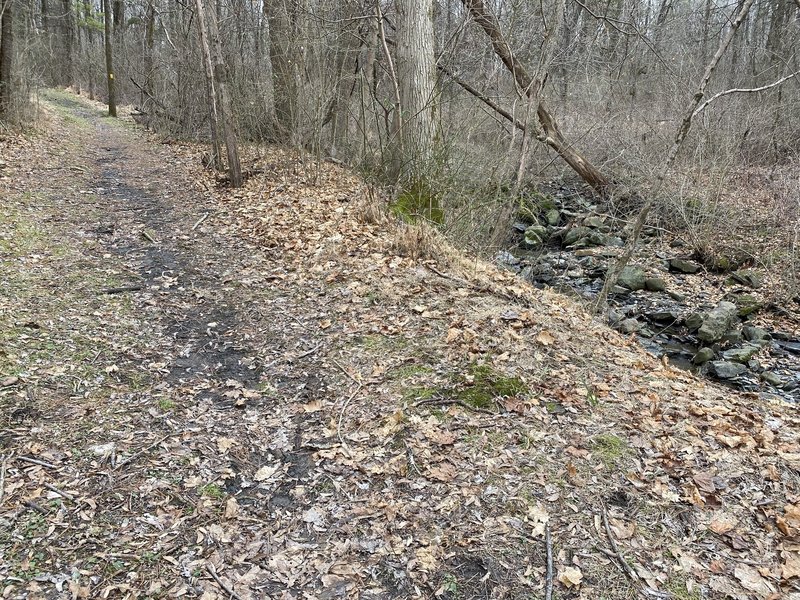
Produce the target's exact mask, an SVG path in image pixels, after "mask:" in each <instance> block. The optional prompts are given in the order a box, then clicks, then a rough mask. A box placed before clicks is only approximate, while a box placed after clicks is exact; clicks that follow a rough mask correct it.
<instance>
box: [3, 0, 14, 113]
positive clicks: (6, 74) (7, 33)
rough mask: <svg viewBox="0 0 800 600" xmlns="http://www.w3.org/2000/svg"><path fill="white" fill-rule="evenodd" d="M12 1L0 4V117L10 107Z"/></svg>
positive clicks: (12, 45) (12, 29)
mask: <svg viewBox="0 0 800 600" xmlns="http://www.w3.org/2000/svg"><path fill="white" fill-rule="evenodd" d="M13 3H14V0H5V2H0V117H3V118H5V117H7V116H8V112H9V109H10V107H11V77H12V76H13V62H14V28H13V25H14V22H13V18H14V6H13Z"/></svg>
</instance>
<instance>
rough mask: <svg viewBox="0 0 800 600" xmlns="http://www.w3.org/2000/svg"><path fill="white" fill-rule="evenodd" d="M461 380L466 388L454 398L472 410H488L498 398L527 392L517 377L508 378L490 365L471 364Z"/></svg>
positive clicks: (523, 383)
mask: <svg viewBox="0 0 800 600" xmlns="http://www.w3.org/2000/svg"><path fill="white" fill-rule="evenodd" d="M467 372H468V375H467V376H466V377H464V378H463V380H464V383H466V384H467V387H464V388H463V389H461V390H460V391H458V392H457V393H456V397H457V398H458V399H459V400H461V401H463V402H466V403H467V404H469V405H470V406H472V407H474V408H482V409H489V408H491V407H492V406H494V403H495V400H497V399H498V398H508V397H511V396H520V395H523V394H526V393H527V392H528V386H527V385H525V382H523V381H522V380H521V379H520V378H519V377H508V376H506V375H503V374H502V373H500V372H499V371H496V370H495V369H494V368H492V367H491V365H485V364H478V363H472V364H470V366H469V368H468V369H467Z"/></svg>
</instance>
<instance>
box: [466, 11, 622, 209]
mask: <svg viewBox="0 0 800 600" xmlns="http://www.w3.org/2000/svg"><path fill="white" fill-rule="evenodd" d="M461 2H462V3H463V4H464V6H465V7H466V8H467V10H468V11H469V13H470V15H472V18H473V19H474V20H475V22H476V23H477V24H478V26H480V28H481V29H483V31H484V33H485V34H486V35H487V36H488V37H489V40H490V41H491V43H492V48H493V49H494V52H495V54H497V56H498V57H499V58H500V60H501V61H503V64H504V65H505V66H506V68H507V69H508V70H509V71H510V72H511V74H512V76H513V77H514V81H515V83H516V84H517V86H518V87H519V88H520V91H521V93H522V94H524V95H525V96H527V97H528V98H531V97H537V96H539V94H540V93H541V87H542V85H543V83H544V81H543V80H542V79H538V80H534V79H533V77H531V75H530V74H529V73H528V71H527V70H526V69H525V67H524V66H523V65H522V64H521V63H520V61H519V60H517V58H516V57H515V55H514V53H513V52H512V51H511V47H510V46H509V45H508V42H506V40H505V38H504V37H503V34H502V32H501V31H500V24H499V23H498V21H497V19H496V18H495V16H494V15H493V14H491V13H489V12H488V11H487V10H486V8H485V7H484V4H483V0H461ZM536 116H537V118H538V120H539V124H540V125H541V131H540V132H539V133H538V134H537V136H536V138H537V139H538V140H539V141H540V142H542V143H543V144H546V145H548V146H550V147H551V148H552V149H553V150H555V151H556V153H558V155H559V156H560V157H561V158H562V159H564V161H565V162H566V163H567V164H568V165H569V166H570V167H572V169H573V170H574V171H575V172H576V173H577V174H578V175H580V177H581V178H582V179H583V180H584V181H585V182H586V183H588V184H589V185H590V186H591V187H592V188H594V189H595V190H596V191H597V192H600V193H601V194H605V193H607V192H608V188H609V186H610V184H611V182H610V181H609V179H608V178H607V177H606V176H605V175H604V174H603V173H602V172H601V171H600V170H599V169H598V168H597V167H595V166H594V165H593V164H592V163H590V162H589V161H588V160H586V159H585V158H584V157H583V156H582V155H581V154H580V153H579V152H578V151H577V150H575V149H574V148H573V147H572V145H571V144H570V143H569V142H568V141H567V140H566V138H565V137H564V135H563V134H562V133H561V129H560V128H559V126H558V122H557V121H556V119H555V117H553V115H552V114H551V113H550V111H549V110H548V109H547V107H546V106H545V104H544V102H543V101H542V100H540V101H539V102H538V107H537V110H536Z"/></svg>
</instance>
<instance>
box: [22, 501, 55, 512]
mask: <svg viewBox="0 0 800 600" xmlns="http://www.w3.org/2000/svg"><path fill="white" fill-rule="evenodd" d="M22 504H24V505H25V506H27V507H28V508H31V509H33V510H35V511H36V512H38V513H39V514H41V515H49V514H50V513H49V512H48V510H47V509H46V508H42V507H41V506H39V505H38V504H36V502H34V501H33V500H23V501H22Z"/></svg>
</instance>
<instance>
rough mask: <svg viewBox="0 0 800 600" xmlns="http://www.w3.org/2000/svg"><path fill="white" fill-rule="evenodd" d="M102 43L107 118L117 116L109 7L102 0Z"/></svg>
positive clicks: (107, 3) (107, 2)
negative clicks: (104, 64)
mask: <svg viewBox="0 0 800 600" xmlns="http://www.w3.org/2000/svg"><path fill="white" fill-rule="evenodd" d="M103 24H104V30H103V43H104V44H105V50H106V81H107V82H108V116H110V117H116V116H117V82H116V76H115V75H114V53H113V50H112V43H111V35H112V32H111V6H110V2H109V0H103Z"/></svg>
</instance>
